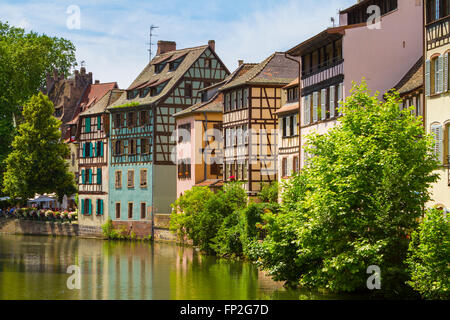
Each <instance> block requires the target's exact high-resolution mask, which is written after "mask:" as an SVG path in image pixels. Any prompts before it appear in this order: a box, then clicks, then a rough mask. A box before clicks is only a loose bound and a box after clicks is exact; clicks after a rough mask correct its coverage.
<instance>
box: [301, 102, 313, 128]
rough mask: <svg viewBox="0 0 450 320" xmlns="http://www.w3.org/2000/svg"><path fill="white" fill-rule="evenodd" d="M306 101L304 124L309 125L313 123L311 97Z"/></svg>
mask: <svg viewBox="0 0 450 320" xmlns="http://www.w3.org/2000/svg"><path fill="white" fill-rule="evenodd" d="M304 101H305V103H304V106H303V111H304V117H305V120H304V121H303V123H304V124H305V125H308V124H309V123H310V122H311V96H306V97H305V100H304Z"/></svg>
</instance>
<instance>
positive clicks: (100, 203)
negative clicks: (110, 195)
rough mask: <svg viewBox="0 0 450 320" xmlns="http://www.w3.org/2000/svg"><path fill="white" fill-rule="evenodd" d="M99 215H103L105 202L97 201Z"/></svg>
mask: <svg viewBox="0 0 450 320" xmlns="http://www.w3.org/2000/svg"><path fill="white" fill-rule="evenodd" d="M97 215H98V216H102V215H103V200H102V199H97Z"/></svg>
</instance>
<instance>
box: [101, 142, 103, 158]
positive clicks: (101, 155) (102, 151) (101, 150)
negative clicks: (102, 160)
mask: <svg viewBox="0 0 450 320" xmlns="http://www.w3.org/2000/svg"><path fill="white" fill-rule="evenodd" d="M100 157H103V142H102V141H100Z"/></svg>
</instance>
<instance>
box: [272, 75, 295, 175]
mask: <svg viewBox="0 0 450 320" xmlns="http://www.w3.org/2000/svg"><path fill="white" fill-rule="evenodd" d="M298 84H299V78H297V79H295V80H294V81H292V82H291V83H290V84H288V85H287V86H286V87H284V88H283V90H282V107H281V108H280V109H279V110H278V111H277V112H276V114H277V116H278V180H279V182H281V180H282V179H286V178H289V177H290V176H292V174H293V173H295V172H298V171H299V168H300V167H299V152H300V141H299V132H300V126H299V123H300V122H299V119H300V112H299V111H300V106H299V85H298Z"/></svg>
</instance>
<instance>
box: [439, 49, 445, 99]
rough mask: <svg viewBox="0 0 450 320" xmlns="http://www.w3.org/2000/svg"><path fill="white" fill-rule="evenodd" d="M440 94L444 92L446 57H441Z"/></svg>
mask: <svg viewBox="0 0 450 320" xmlns="http://www.w3.org/2000/svg"><path fill="white" fill-rule="evenodd" d="M438 85H439V93H442V92H443V91H444V56H440V57H439V83H438Z"/></svg>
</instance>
